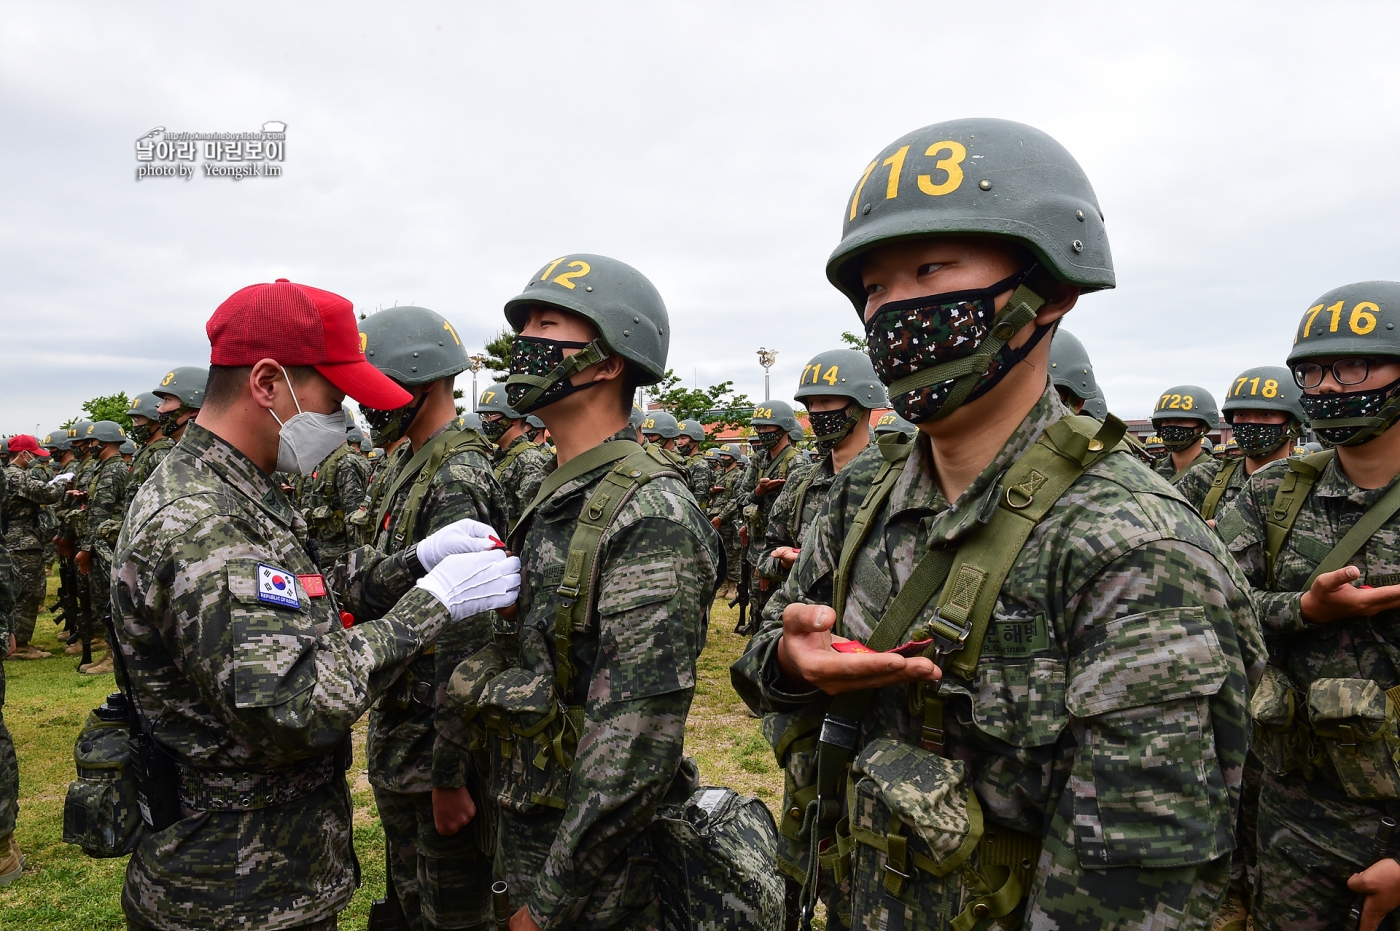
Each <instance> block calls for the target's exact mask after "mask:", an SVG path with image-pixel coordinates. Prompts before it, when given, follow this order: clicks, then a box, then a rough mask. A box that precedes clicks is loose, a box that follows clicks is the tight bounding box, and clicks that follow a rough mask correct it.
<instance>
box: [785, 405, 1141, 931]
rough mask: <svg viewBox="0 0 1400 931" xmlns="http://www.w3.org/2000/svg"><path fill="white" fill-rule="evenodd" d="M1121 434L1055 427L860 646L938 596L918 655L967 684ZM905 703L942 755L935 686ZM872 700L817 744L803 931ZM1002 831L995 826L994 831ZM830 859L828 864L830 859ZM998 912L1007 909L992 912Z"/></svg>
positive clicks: (1007, 896) (874, 643)
mask: <svg viewBox="0 0 1400 931" xmlns="http://www.w3.org/2000/svg"><path fill="white" fill-rule="evenodd" d="M1125 432H1126V427H1125V426H1124V425H1123V422H1122V421H1120V420H1119V419H1118V418H1116V417H1114V416H1113V415H1112V414H1110V415H1109V416H1108V418H1107V420H1105V422H1104V423H1103V424H1100V423H1099V422H1098V421H1096V420H1093V419H1092V418H1089V417H1081V416H1078V415H1071V416H1068V417H1064V418H1062V419H1061V420H1059V421H1057V422H1056V423H1054V424H1052V425H1051V426H1050V427H1049V429H1047V430H1046V431H1045V433H1043V434H1042V435H1041V437H1040V439H1038V440H1037V441H1036V442H1035V443H1034V444H1033V445H1032V446H1031V447H1030V449H1028V450H1026V452H1025V453H1023V454H1022V455H1021V456H1020V458H1018V459H1017V460H1016V461H1015V462H1014V463H1012V465H1011V467H1010V468H1008V469H1007V470H1006V472H1005V473H1003V475H1002V476H1001V478H1000V479H999V480H998V482H997V488H998V494H997V496H996V500H997V507H996V508H995V509H994V510H993V511H992V513H991V514H990V515H989V516H988V517H987V518H986V519H985V520H984V522H983V526H982V527H980V528H977V529H974V530H973V531H972V533H971V534H970V535H969V536H968V537H967V538H966V539H965V541H964V542H963V543H962V545H960V546H959V547H957V549H956V550H954V549H952V548H949V547H941V548H938V549H931V550H929V551H928V552H926V553H925V554H924V555H923V556H922V557H921V558H920V559H919V562H918V564H917V565H916V566H915V567H914V571H913V573H912V574H911V575H910V577H909V580H908V581H907V582H905V583H904V585H903V586H902V587H901V588H900V590H899V593H898V594H897V595H896V596H895V599H894V601H893V602H892V603H891V604H890V607H889V609H888V610H887V611H886V612H885V615H884V617H882V618H881V619H880V623H879V624H878V625H877V626H876V628H875V630H874V631H873V632H872V633H871V635H870V637H869V639H868V640H867V641H866V646H868V647H869V648H870V649H872V650H875V651H876V652H884V651H886V650H889V649H891V648H893V647H894V646H896V645H897V644H898V643H899V641H900V639H901V638H903V637H904V636H905V634H906V632H907V631H908V630H909V627H910V625H911V624H912V623H913V622H914V621H915V620H916V619H917V618H918V616H919V615H920V614H921V613H922V612H923V610H924V608H925V606H926V605H927V604H928V603H929V602H930V601H931V600H932V599H933V598H934V596H935V595H936V594H937V595H939V597H938V603H937V606H936V607H935V609H934V612H933V618H932V622H931V624H930V626H929V631H928V633H929V635H930V636H931V638H932V639H933V641H934V643H933V644H932V645H931V646H930V647H929V649H928V650H927V651H926V652H925V654H924V655H925V656H927V657H928V658H930V659H932V660H933V661H934V662H935V663H937V664H938V665H939V666H940V667H942V668H943V669H944V670H945V671H951V672H953V673H955V674H956V675H957V676H959V677H960V678H962V679H965V680H971V679H973V677H974V676H975V674H976V671H977V664H978V662H979V660H980V659H981V655H982V641H983V638H984V637H985V636H986V632H987V625H988V623H989V622H990V620H991V616H992V611H993V609H994V608H995V606H996V599H997V596H998V594H999V593H1000V591H1001V587H1002V585H1003V583H1004V582H1005V581H1006V577H1007V575H1008V574H1009V573H1010V571H1011V567H1012V565H1013V564H1014V563H1015V561H1016V558H1017V557H1018V556H1019V555H1020V553H1021V550H1022V548H1023V547H1024V546H1025V544H1026V541H1027V540H1028V539H1029V537H1030V535H1031V532H1032V531H1033V530H1034V529H1035V526H1036V525H1037V524H1038V523H1039V522H1040V521H1041V519H1042V518H1044V516H1045V515H1046V514H1047V513H1048V512H1049V510H1050V509H1051V508H1052V507H1053V506H1054V505H1055V503H1056V502H1057V501H1058V500H1059V499H1060V497H1061V496H1062V495H1063V494H1064V493H1065V491H1066V490H1068V488H1069V487H1070V486H1071V485H1072V484H1074V482H1075V481H1077V480H1078V479H1079V477H1080V476H1081V475H1083V474H1084V472H1085V470H1086V469H1088V468H1089V467H1090V466H1092V465H1093V464H1095V463H1096V462H1098V461H1099V460H1101V459H1103V458H1104V457H1105V456H1107V455H1109V454H1110V453H1111V452H1113V451H1115V450H1116V449H1119V448H1120V441H1121V440H1122V439H1123V434H1124V433H1125ZM886 448H887V447H886V445H885V441H881V450H882V451H885V450H886ZM1122 448H1124V449H1126V447H1122ZM905 455H906V456H907V453H906V454H905ZM886 460H887V461H886V467H882V470H881V474H880V475H877V477H876V480H875V483H874V484H873V486H872V488H871V491H870V492H869V493H867V495H866V499H865V500H864V501H862V502H861V508H860V510H859V511H857V516H856V520H855V521H853V523H852V526H851V530H850V532H849V533H848V535H847V539H846V544H845V545H844V546H843V547H842V553H841V559H840V562H839V563H838V577H837V578H836V580H835V593H836V597H835V598H834V599H833V601H835V602H836V605H839V607H837V612H838V613H837V624H838V625H839V624H840V622H841V616H842V614H843V613H844V607H845V599H846V595H847V592H848V590H849V583H848V582H847V581H846V579H844V578H842V576H843V575H845V574H846V573H848V572H849V567H850V566H851V565H852V564H853V562H854V558H855V553H856V551H858V550H859V548H860V546H861V545H862V544H863V540H864V537H865V536H866V535H868V534H869V532H870V522H871V520H872V518H873V516H874V514H875V513H876V511H877V509H878V510H881V511H882V510H883V501H884V500H885V499H887V498H888V495H889V489H890V488H893V485H894V480H892V479H891V478H890V475H891V474H892V473H894V472H895V469H896V468H898V469H899V470H902V469H903V461H904V457H900V459H899V463H900V464H899V465H898V466H897V467H896V466H895V465H894V462H893V461H891V460H892V457H891V455H890V453H888V452H887V453H886ZM896 479H897V476H896ZM886 486H888V487H886ZM882 489H883V490H882ZM877 498H878V499H879V501H878V503H876V501H875V499H877ZM862 512H865V513H864V514H863V513H862ZM853 537H857V539H855V540H853V539H852V538H853ZM940 592H941V594H939V593H940ZM836 605H834V606H836ZM950 657H951V659H950ZM910 697H911V709H912V710H913V711H914V712H915V713H916V714H917V713H919V712H922V717H923V726H922V729H921V738H920V744H921V745H922V746H923V748H924V749H925V750H928V751H930V752H934V753H938V754H940V755H941V754H942V753H943V750H944V746H943V736H944V733H943V699H942V698H940V697H939V695H938V688H937V685H936V684H934V685H931V686H929V687H928V688H915V689H911V696H910ZM873 698H874V691H873V690H867V691H862V692H848V693H844V694H841V695H837V696H834V697H833V698H831V699H830V701H829V703H828V706H827V711H826V716H825V718H824V719H823V721H822V728H821V735H820V737H819V740H818V744H817V796H816V798H815V799H814V800H813V801H812V802H811V803H810V804H809V805H808V808H807V812H806V815H805V817H804V819H803V828H804V829H805V830H807V831H808V832H809V838H810V841H809V848H808V872H807V879H806V882H805V883H804V884H803V888H802V897H801V908H802V921H803V923H804V927H807V926H810V922H811V916H812V912H813V909H814V908H815V904H816V894H817V881H818V878H819V876H820V870H821V853H822V849H823V847H824V846H825V845H827V844H830V843H831V840H832V834H833V828H834V826H835V823H836V820H837V819H838V818H839V817H840V812H841V803H840V785H841V781H842V780H843V779H844V778H845V776H846V773H847V771H848V770H849V767H850V764H851V759H852V758H853V757H854V755H855V749H856V745H857V743H858V741H859V735H860V722H861V720H862V719H863V718H864V717H865V712H866V710H867V709H868V708H869V706H870V702H871V700H872V699H873ZM1004 830H1005V829H1004V828H998V831H1004ZM838 849H839V848H838ZM832 859H833V857H831V856H828V857H827V860H828V861H831V860H832ZM1028 859H1030V861H1031V862H1032V863H1034V861H1035V857H1030V858H1028ZM998 875H1000V872H999V873H998ZM1023 879H1024V871H1018V870H1011V871H1008V872H1007V874H1006V878H1005V880H1004V882H1002V884H1001V885H1000V887H999V888H997V889H995V890H991V889H987V890H975V889H974V890H972V891H973V892H974V893H975V898H973V899H972V900H971V901H969V904H968V907H967V909H965V910H964V913H963V914H961V915H959V916H958V917H957V918H956V919H954V926H955V927H958V928H960V929H961V928H962V927H964V926H966V927H969V928H970V927H971V926H972V924H973V923H975V921H976V918H977V917H980V916H983V915H992V916H994V917H1001V916H1003V915H1006V914H1009V913H1010V912H1011V910H1012V909H1014V908H1015V906H1016V904H1017V903H1019V902H1020V900H1021V898H1022V897H1023V894H1024V891H1025V890H1024V888H1023V885H1024V883H1023ZM974 903H975V904H976V905H977V906H979V909H978V911H977V913H976V915H974V913H973V912H972V911H971V909H972V908H973V905H974ZM998 909H1004V910H1003V911H1000V912H999V913H998V911H997V910H998Z"/></svg>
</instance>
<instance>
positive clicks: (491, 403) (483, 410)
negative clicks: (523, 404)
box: [476, 381, 520, 420]
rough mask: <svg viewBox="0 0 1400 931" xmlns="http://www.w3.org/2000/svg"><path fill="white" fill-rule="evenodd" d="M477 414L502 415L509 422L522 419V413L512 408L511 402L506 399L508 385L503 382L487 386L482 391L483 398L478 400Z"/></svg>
mask: <svg viewBox="0 0 1400 931" xmlns="http://www.w3.org/2000/svg"><path fill="white" fill-rule="evenodd" d="M476 412H477V413H478V414H501V415H502V416H504V417H505V418H506V419H507V420H519V419H520V412H519V411H517V410H516V409H515V408H513V407H511V406H510V401H509V399H508V398H507V397H506V383H505V382H503V381H498V382H496V383H494V384H490V385H487V386H486V387H485V388H483V389H482V390H481V396H480V397H479V398H477V400H476Z"/></svg>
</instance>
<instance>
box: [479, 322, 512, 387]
mask: <svg viewBox="0 0 1400 931" xmlns="http://www.w3.org/2000/svg"><path fill="white" fill-rule="evenodd" d="M514 346H515V331H514V330H512V329H510V328H509V327H507V328H505V329H503V330H501V332H499V333H497V334H496V336H495V338H494V339H492V340H491V341H490V342H488V343H487V344H486V346H485V347H484V348H485V349H486V356H487V359H486V371H488V372H490V373H491V377H492V378H494V379H495V380H496V381H505V380H506V376H507V375H509V374H510V351H511V348H512V347H514Z"/></svg>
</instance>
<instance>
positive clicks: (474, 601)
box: [415, 549, 520, 621]
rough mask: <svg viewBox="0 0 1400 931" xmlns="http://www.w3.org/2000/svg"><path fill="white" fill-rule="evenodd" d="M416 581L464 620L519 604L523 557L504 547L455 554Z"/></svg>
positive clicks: (456, 618) (458, 619)
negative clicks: (519, 557)
mask: <svg viewBox="0 0 1400 931" xmlns="http://www.w3.org/2000/svg"><path fill="white" fill-rule="evenodd" d="M415 584H416V585H417V586H418V587H419V588H421V589H423V591H425V592H427V593H428V594H430V595H432V596H433V597H434V598H436V599H437V600H438V601H440V602H442V604H443V606H444V607H446V608H447V611H448V613H449V614H451V615H452V619H453V620H454V621H460V620H463V619H464V618H469V617H471V616H472V615H474V614H481V613H482V612H483V611H492V610H495V609H496V608H505V607H508V606H510V605H513V604H515V602H516V599H517V598H519V597H520V560H519V559H516V558H515V557H514V556H507V555H506V551H505V550H501V549H493V550H487V551H486V552H484V553H453V554H452V555H451V556H447V557H445V558H444V559H443V560H442V562H440V563H438V564H437V565H436V566H434V567H433V571H432V572H429V573H428V574H427V575H425V576H423V578H421V579H419V580H418V581H417V582H416V583H415Z"/></svg>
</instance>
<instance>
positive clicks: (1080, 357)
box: [1050, 327, 1107, 421]
mask: <svg viewBox="0 0 1400 931" xmlns="http://www.w3.org/2000/svg"><path fill="white" fill-rule="evenodd" d="M1050 340H1051V342H1050V384H1052V385H1054V386H1055V391H1056V393H1058V394H1059V396H1060V400H1061V401H1063V402H1064V403H1065V406H1066V407H1068V408H1069V409H1070V410H1072V411H1074V412H1075V413H1076V414H1080V413H1084V414H1088V415H1089V416H1091V417H1093V418H1094V419H1095V420H1098V421H1102V420H1103V414H1104V413H1107V408H1104V410H1103V413H1099V412H1096V411H1094V410H1089V407H1090V403H1089V402H1091V401H1098V402H1099V403H1100V404H1101V403H1102V401H1103V398H1102V395H1101V394H1100V392H1099V382H1098V379H1096V378H1095V377H1094V364H1093V363H1092V362H1090V361H1089V352H1088V350H1086V349H1085V348H1084V344H1083V343H1081V342H1080V341H1079V338H1078V337H1077V336H1075V335H1074V334H1073V333H1071V332H1070V331H1069V330H1066V329H1065V328H1064V327H1056V328H1055V335H1054V336H1052V337H1051V338H1050Z"/></svg>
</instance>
